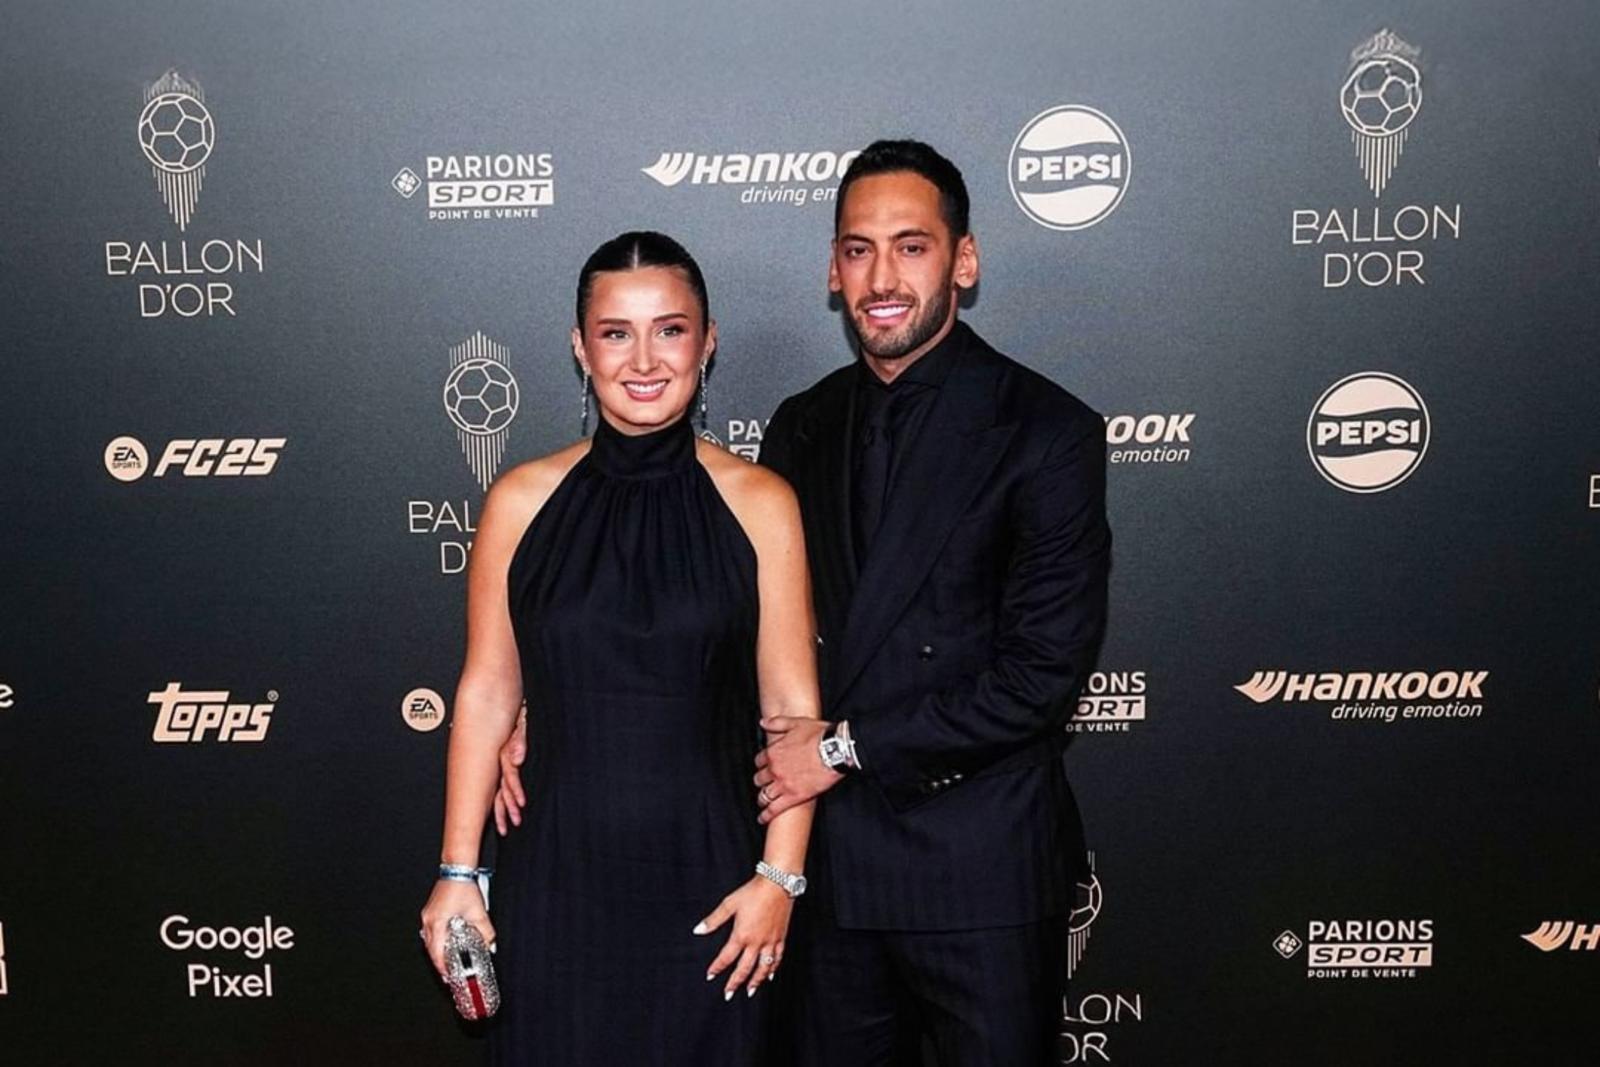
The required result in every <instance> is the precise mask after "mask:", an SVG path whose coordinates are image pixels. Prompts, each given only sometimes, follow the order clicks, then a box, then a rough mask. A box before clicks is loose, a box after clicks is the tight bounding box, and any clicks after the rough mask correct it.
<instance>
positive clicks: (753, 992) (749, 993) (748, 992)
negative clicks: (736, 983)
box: [744, 986, 756, 998]
mask: <svg viewBox="0 0 1600 1067" xmlns="http://www.w3.org/2000/svg"><path fill="white" fill-rule="evenodd" d="M744 995H745V997H746V998H749V997H753V996H755V995H756V987H755V986H751V987H750V988H749V989H746V990H745V991H744Z"/></svg>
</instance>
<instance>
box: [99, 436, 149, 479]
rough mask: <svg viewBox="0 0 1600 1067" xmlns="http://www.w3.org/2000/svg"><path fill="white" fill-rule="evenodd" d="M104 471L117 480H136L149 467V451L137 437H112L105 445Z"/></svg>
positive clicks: (141, 476)
mask: <svg viewBox="0 0 1600 1067" xmlns="http://www.w3.org/2000/svg"><path fill="white" fill-rule="evenodd" d="M105 458H106V473H107V474H109V475H111V477H113V478H115V479H116V480H117V481H119V482H136V481H138V480H139V479H140V478H143V477H144V473H145V471H146V470H148V469H149V467H150V453H149V451H147V450H146V449H145V447H144V442H142V441H140V440H139V439H138V438H137V437H114V438H112V439H111V443H110V444H108V445H106V453H105Z"/></svg>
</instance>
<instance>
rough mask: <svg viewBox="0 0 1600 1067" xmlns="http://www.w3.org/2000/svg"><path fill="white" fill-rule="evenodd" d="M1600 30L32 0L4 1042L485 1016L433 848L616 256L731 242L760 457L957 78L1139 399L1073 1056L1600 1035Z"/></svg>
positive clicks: (1547, 12)
mask: <svg viewBox="0 0 1600 1067" xmlns="http://www.w3.org/2000/svg"><path fill="white" fill-rule="evenodd" d="M1597 43H1600V9H1597V8H1596V7H1595V6H1594V5H1593V4H1592V3H1589V2H1587V0H1561V2H1556V0H1550V2H1534V3H1526V4H1517V5H1508V4H1503V3H1496V2H1491V0H1459V2H1456V3H1450V4H1445V3H1438V2H1434V3H1422V2H1416V0H1411V2H1406V0H1388V2H1387V3H1384V4H1377V5H1374V4H1371V3H1364V2H1363V3H1357V2H1354V0H1328V2H1324V3H1320V4H1315V5H1311V4H1289V5H1285V4H1280V3H1274V2H1271V0H1236V2H1231V3H1226V4H1223V3H1187V4H1186V3H1178V2H1156V0H1129V2H1124V3H1110V2H1106V0H1093V2H1091V0H1055V2H1034V3H1013V2H996V3H991V4H981V5H980V4H963V3H954V2H931V0H930V2H927V3H922V4H905V3H902V4H890V5H876V6H874V5H856V4H848V3H842V2H827V3H808V4H787V5H780V4H768V3H746V2H739V0H704V2H701V3H697V4H677V3H644V2H635V3H617V2H614V0H608V2H596V3H590V4H583V5H554V4H531V3H530V4H512V3H500V4H438V3H423V2H418V0H388V2H383V3H379V2H374V0H363V2H355V0H352V2H346V3H340V4H314V3H304V2H298V3H293V2H281V3H260V4H242V3H238V4H235V3H228V4H219V3H200V2H189V0H168V2H155V0H149V2H144V3H137V4H130V3H109V2H108V3H98V4H93V3H82V2H72V3H32V4H14V5H10V6H8V8H7V9H6V11H5V12H4V14H3V15H0V117H3V131H4V143H5V145H6V151H5V153H4V154H3V159H0V175H3V177H0V189H3V192H4V197H5V208H4V210H3V211H0V244H3V249H4V251H3V255H0V298H3V303H4V310H3V314H0V343H3V354H0V404H3V407H4V413H5V418H4V431H3V432H4V441H5V450H4V463H0V494H3V495H0V509H3V514H4V522H3V523H0V544H3V546H4V588H3V595H4V610H3V612H0V619H3V624H0V627H3V632H4V636H3V640H0V1061H3V1062H4V1063H6V1064H18V1065H21V1064H78V1063H85V1064H99V1063H108V1064H109V1063H158V1062H159V1063H163V1064H283V1063H291V1062H293V1063H305V1064H323V1063H328V1064H332V1063H378V1062H395V1063H436V1064H463V1065H465V1064H470V1063H474V1062H477V1058H478V1057H479V1056H480V1055H481V1053H482V1042H481V1035H478V1034H475V1033H474V1032H472V1031H471V1030H469V1029H467V1028H465V1027H463V1026H461V1025H458V1024H457V1023H456V1022H455V1021H454V1017H453V1014H452V1009H451V1006H450V1004H449V1002H448V1001H447V999H446V997H445V995H444V993H443V992H442V990H441V988H440V986H439V983H438V981H437V979H436V978H434V977H433V976H432V974H431V972H430V970H429V968H428V966H427V964H426V962H425V961H424V958H423V956H422V954H421V952H420V950H419V947H418V942H417V937H416V928H417V923H416V912H417V910H418V909H419V908H420V906H421V904H422V902H423V900H424V898H425V896H426V894H427V892H428V889H429V887H430V884H431V881H432V870H433V865H434V863H435V862H436V861H437V842H438V828H439V822H440V814H441V808H442V795H443V775H444V752H445V747H446V738H447V736H448V733H449V724H450V715H451V703H452V698H453V688H454V683H455V677H456V672H457V670H458V669H459V664H460V659H461V654H462V645H463V611H462V608H463V603H462V601H463V594H464V584H463V571H464V568H465V566H466V562H467V559H468V555H469V553H470V552H471V548H472V540H473V534H474V529H475V524H476V522H477V519H478V514H479V508H480V505H481V502H482V500H483V496H484V492H485V489H486V487H487V486H488V485H489V484H490V483H491V482H492V480H493V479H494V477H495V476H496V474H497V473H499V472H501V471H504V470H506V469H507V468H508V467H509V466H510V465H512V464H514V463H517V462H519V461H521V460H524V459H527V458H531V457H533V456H537V455H540V454H542V453H545V452H547V451H549V450H552V449H554V448H556V447H558V446H560V445H563V444H565V443H567V442H568V441H570V440H572V439H573V438H575V437H576V435H577V433H578V426H579V379H578V377H577V375H576V373H575V371H574V368H573V366H572V362H571V358H570V352H569V345H568V340H567V331H568V329H569V327H570V325H571V321H572V299H573V286H574V282H575V278H576V274H577V271H578V268H579V266H580V264H581V263H582V261H583V260H584V258H585V257H586V255H587V254H588V252H589V251H590V250H591V249H592V248H593V247H594V246H595V245H597V244H599V243H600V242H601V241H603V240H605V239H606V238H609V237H611V236H612V235H614V234H616V233H618V232H620V231H622V230H625V229H632V228H641V227H643V228H656V229H662V230H665V231H667V232H669V233H671V234H673V235H674V236H675V237H677V238H678V239H680V240H681V241H683V242H684V243H685V244H686V245H687V246H688V247H689V248H690V249H691V250H692V251H694V252H695V253H696V255H697V256H698V258H699V259H700V262H701V263H702V265H703V266H704V268H705V272H706V275H707V278H708V282H709V286H710V292H711V302H712V312H713V314H714V315H715V317H716V318H717V319H718V321H719V323H720V326H721V349H720V351H719V352H718V354H717V358H716V362H715V366H714V371H713V374H712V376H711V383H710V386H711V388H710V393H711V395H710V418H709V424H708V432H709V433H710V434H711V435H712V436H714V437H715V438H716V439H717V440H718V441H719V442H721V443H722V444H723V445H725V446H726V447H727V448H729V449H731V450H733V451H734V452H736V453H738V454H740V455H743V456H746V457H749V458H751V459H754V458H756V457H757V456H758V454H759V452H760V448H761V438H762V431H763V427H764V425H765V423H766V420H767V418H768V417H769V416H770V414H771V413H772V411H773V410H774V408H775V407H776V405H777V404H778V402H779V401H780V400H781V399H782V398H783V397H785V396H786V395H788V394H790V393H792V392H794V391H797V390H799V389H801V388H803V387H805V386H806V385H808V384H810V383H811V382H812V381H814V380H816V379H817V378H818V377H820V376H821V375H822V374H824V373H825V372H827V371H828V370H830V369H832V368H834V367H836V366H838V365H840V364H842V363H844V362H846V361H848V360H850V359H851V358H852V355H851V351H850V345H849V335H848V331H847V327H846V325H845V323H844V320H843V318H842V317H841V315H840V313H839V310H838V308H837V306H836V305H832V304H830V300H829V294H828V292H827V288H826V284H825V282H826V270H827V260H828V254H829V238H830V235H831V228H832V211H833V204H834V198H835V193H836V189H837V184H838V180H839V177H840V175H841V174H842V173H843V171H844V169H845V167H846V166H847V165H848V163H849V161H850V159H851V158H852V156H853V153H854V152H855V151H857V150H859V149H860V148H861V147H863V146H864V145H865V144H866V143H868V142H869V141H871V140H873V139H875V138H878V137H881V136H913V137H918V138H921V139H924V140H927V141H929V142H931V143H932V144H934V145H935V146H937V147H939V148H940V149H942V150H943V151H944V152H945V153H947V154H948V155H949V156H950V157H951V158H952V159H954V160H955V162H956V163H957V164H958V165H959V166H960V167H961V168H962V169H963V171H964V172H965V175H966V178H967V181H968V183H969V184H970V186H971V189H972V194H973V219H974V229H975V232H976V234H977V236H978V241H979V244H980V247H981V250H982V254H983V281H982V284H981V286H980V287H979V289H978V291H977V292H976V293H975V295H974V296H973V297H972V298H971V299H970V300H969V301H968V302H967V306H966V307H965V310H964V312H963V313H964V315H965V316H966V317H967V319H968V321H970V322H971V323H972V324H973V325H974V326H975V327H976V328H977V329H978V331H979V332H980V333H982V334H983V335H984V336H985V337H987V338H988V339H989V340H990V341H991V342H993V343H994V344H995V345H996V346H997V347H998V348H1000V349H1001V350H1003V351H1006V352H1008V353H1009V354H1011V355H1013V356H1015V357H1016V358H1018V359H1019V360H1021V361H1022V362H1024V363H1026V364H1028V365H1030V366H1033V367H1035V368H1037V369H1039V370H1040V371H1042V372H1044V373H1045V374H1047V375H1049V376H1050V377H1052V378H1053V379H1055V380H1056V381H1059V382H1061V383H1062V384H1063V385H1065V386H1066V387H1068V388H1069V389H1071V390H1072V391H1074V392H1076V393H1077V394H1078V395H1080V396H1081V397H1083V398H1084V399H1085V400H1086V401H1088V402H1089V403H1090V404H1091V405H1093V406H1094V407H1095V408H1096V409H1098V410H1099V411H1101V412H1102V413H1104V415H1105V416H1106V419H1107V431H1108V435H1107V436H1108V447H1107V455H1106V461H1107V463H1108V464H1109V473H1110V506H1111V511H1112V521H1113V525H1114V528H1115V531H1116V537H1117V544H1116V561H1115V571H1114V577H1113V616H1112V622H1111V628H1110V633H1109V635H1108V637H1107V640H1106V642H1105V647H1104V650H1103V653H1102V655H1101V658H1100V663H1099V668H1098V670H1097V672H1096V673H1095V674H1094V675H1093V677H1092V678H1090V679H1089V681H1088V684H1087V687H1086V690H1085V692H1084V694H1083V698H1082V700H1081V702H1080V704H1079V707H1078V712H1077V715H1076V717H1075V719H1074V721H1073V723H1072V727H1071V728H1072V730H1073V731H1074V734H1075V736H1074V740H1073V744H1072V746H1071V748H1070V750H1069V753H1068V755H1067V757H1066V758H1067V761H1068V765H1069V771H1070V773H1071V775H1072V778H1073V781H1074V783H1075V785H1076V787H1077V790H1078V792H1079V796H1080V799H1081V803H1082V806H1083V809H1084V813H1085V819H1086V822H1087V826H1088V832H1089V837H1090V840H1091V842H1092V844H1093V864H1094V871H1095V874H1094V878H1093V880H1092V882H1090V883H1087V884H1085V885H1084V886H1082V887H1081V894H1080V907H1079V909H1078V911H1077V912H1076V914H1075V915H1074V922H1073V926H1074V934H1073V944H1072V961H1073V971H1074V974H1073V982H1072V990H1071V993H1070V995H1069V996H1068V997H1067V998H1066V999H1065V1001H1064V1003H1063V1005H1062V1018H1061V1044H1060V1053H1061V1062H1062V1063H1063V1064H1107V1063H1110V1064H1135V1065H1137V1064H1144V1065H1162V1067H1170V1065H1175V1064H1176V1065H1189V1064H1241V1065H1248V1064H1263V1065H1284V1064H1293V1065H1306V1064H1336V1063H1337V1064H1344V1063H1370V1064H1420V1063H1460V1064H1501V1063H1528V1064H1539V1065H1541V1067H1558V1065H1566V1064H1587V1063H1592V1062H1595V1059H1596V1057H1597V1056H1600V1045H1597V1043H1596V1039H1595V1036H1594V1030H1593V1027H1592V1022H1591V1021H1590V1020H1591V1019H1592V1011H1593V1001H1594V994H1595V992H1596V991H1597V990H1600V843H1597V829H1600V826H1597V817H1596V813H1597V811H1600V789H1597V787H1596V785H1595V778H1596V771H1597V766H1600V692H1597V691H1600V642H1597V637H1600V613H1597V612H1596V610H1595V599H1596V590H1597V589H1600V562H1597V554H1596V546H1597V542H1600V422H1597V414H1600V412H1597V406H1600V318H1597V314H1596V306H1597V297H1600V286H1597V283H1600V223H1597V218H1596V215H1597V211H1596V209H1597V204H1600V141H1597V136H1600V67H1597V66H1596V64H1595V62H1594V52H1595V47H1596V44H1597ZM997 829H1000V828H997ZM617 977H618V981H619V982H622V983H625V982H626V981H627V961H626V960H619V961H618V976H617ZM696 980H698V979H696Z"/></svg>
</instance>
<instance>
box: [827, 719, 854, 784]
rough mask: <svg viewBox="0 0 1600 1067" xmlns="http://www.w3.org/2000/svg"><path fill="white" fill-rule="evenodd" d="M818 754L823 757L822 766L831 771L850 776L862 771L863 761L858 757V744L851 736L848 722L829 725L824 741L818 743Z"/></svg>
mask: <svg viewBox="0 0 1600 1067" xmlns="http://www.w3.org/2000/svg"><path fill="white" fill-rule="evenodd" d="M817 754H818V755H820V756H821V757H822V765H823V766H824V767H826V768H828V769H829V770H830V771H838V772H839V773H840V774H849V773H850V772H851V771H859V770H860V769H861V760H860V759H859V758H858V757H857V756H856V743H855V741H854V739H852V738H851V736H850V724H849V723H848V722H835V723H829V724H828V729H827V730H826V731H824V733H823V735H822V740H820V741H818V742H817Z"/></svg>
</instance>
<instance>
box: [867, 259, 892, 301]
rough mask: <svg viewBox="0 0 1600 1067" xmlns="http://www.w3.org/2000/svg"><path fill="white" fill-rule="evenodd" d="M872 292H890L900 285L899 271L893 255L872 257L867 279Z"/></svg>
mask: <svg viewBox="0 0 1600 1067" xmlns="http://www.w3.org/2000/svg"><path fill="white" fill-rule="evenodd" d="M867 280H868V281H869V282H870V283H871V285H872V291H873V292H874V293H892V292H894V291H895V290H896V289H898V288H899V286H900V271H899V269H898V268H897V267H896V265H895V262H894V257H893V256H874V257H872V274H871V277H869V278H868V279H867Z"/></svg>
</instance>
